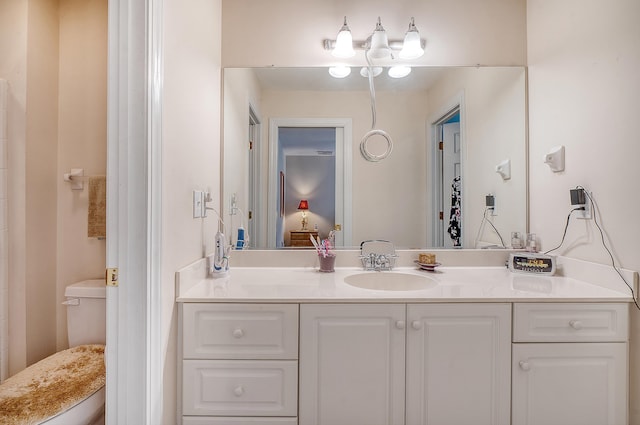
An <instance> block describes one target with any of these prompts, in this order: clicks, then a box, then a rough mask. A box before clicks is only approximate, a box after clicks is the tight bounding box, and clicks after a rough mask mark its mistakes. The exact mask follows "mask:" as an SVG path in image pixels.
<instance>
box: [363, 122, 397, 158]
mask: <svg viewBox="0 0 640 425" xmlns="http://www.w3.org/2000/svg"><path fill="white" fill-rule="evenodd" d="M371 136H382V137H384V139H385V140H386V141H387V150H386V151H385V152H384V153H383V154H381V155H375V154H373V153H371V152H370V151H369V149H368V148H367V142H368V141H369V138H370V137H371ZM392 150H393V141H392V140H391V136H389V134H388V133H387V132H386V131H384V130H378V129H372V130H369V131H368V132H367V133H365V135H364V136H363V137H362V140H361V141H360V153H361V154H362V156H363V157H364V159H366V160H367V161H369V162H378V161H381V160H383V159H385V158H386V157H388V156H389V155H390V154H391V151H392Z"/></svg>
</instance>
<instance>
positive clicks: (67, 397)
mask: <svg viewBox="0 0 640 425" xmlns="http://www.w3.org/2000/svg"><path fill="white" fill-rule="evenodd" d="M65 297H66V298H67V300H66V301H65V302H64V303H63V304H65V305H66V306H67V331H68V340H69V347H71V348H69V349H67V350H64V351H61V352H58V353H55V354H53V355H51V356H49V357H47V358H46V359H44V360H41V361H40V362H38V363H35V364H33V365H31V366H29V367H28V368H26V369H25V370H23V371H21V372H19V373H17V374H16V375H14V376H12V377H11V378H9V379H7V380H6V381H4V382H3V383H2V384H1V385H0V410H2V409H3V404H2V403H5V406H9V407H10V408H11V409H13V410H14V412H15V416H16V418H12V420H15V423H23V422H24V423H37V424H46V425H100V424H104V400H105V390H104V381H105V376H104V375H105V373H104V354H103V353H104V344H105V341H106V287H105V282H104V280H102V279H96V280H85V281H82V282H78V283H74V284H72V285H69V286H67V288H66V290H65ZM53 379H60V381H61V382H62V383H60V385H61V387H62V388H64V390H63V391H61V392H56V393H53V392H51V391H47V389H46V385H45V384H43V383H46V384H48V382H49V381H51V380H53ZM39 386H42V387H43V389H42V391H41V393H37V391H40V390H39V389H36V390H33V391H32V393H31V394H29V393H28V391H26V390H25V389H26V388H33V387H39ZM23 400H24V402H23ZM34 400H35V401H34ZM43 400H47V401H46V402H43ZM21 403H23V404H21ZM34 406H35V407H36V408H37V407H39V406H44V407H45V409H44V410H45V412H42V413H40V412H36V413H35V418H34V417H29V418H27V419H24V418H21V417H20V415H24V412H30V411H36V409H34ZM4 409H6V412H8V411H9V408H7V407H4ZM0 422H1V421H0ZM11 423H14V422H11Z"/></svg>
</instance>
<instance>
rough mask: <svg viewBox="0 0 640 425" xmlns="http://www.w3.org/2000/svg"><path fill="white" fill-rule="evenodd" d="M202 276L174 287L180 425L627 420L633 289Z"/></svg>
mask: <svg viewBox="0 0 640 425" xmlns="http://www.w3.org/2000/svg"><path fill="white" fill-rule="evenodd" d="M202 267H203V265H202V264H199V263H194V264H193V265H191V266H189V267H187V268H185V269H183V270H181V271H180V272H179V273H178V276H177V291H178V297H177V301H178V309H179V337H178V341H179V343H178V344H179V347H178V355H179V362H178V375H179V377H178V381H179V388H178V407H179V409H178V410H179V418H178V420H179V421H182V423H183V424H205V423H206V424H243V425H245V424H253V425H255V424H265V425H266V424H269V425H276V424H277V425H283V424H300V425H311V424H318V425H320V424H322V425H357V424H362V425H364V424H366V425H375V424H388V425H402V424H406V425H416V424H444V423H446V424H472V423H473V424H513V425H519V424H554V423H557V424H568V423H580V424H584V425H588V424H598V425H602V424H610V425H617V424H623V423H626V421H627V404H628V394H627V393H628V384H627V373H628V334H629V331H628V323H629V301H631V296H630V292H629V293H628V292H625V290H624V288H623V287H620V288H619V289H616V288H615V285H614V286H613V287H608V285H599V284H597V283H596V284H594V283H590V282H587V281H583V280H579V279H575V278H570V277H563V276H554V277H543V276H530V275H519V274H513V273H510V272H509V271H508V270H506V268H504V267H442V268H440V269H439V270H438V272H437V273H429V272H423V271H419V270H415V269H412V268H408V267H407V268H398V269H396V270H395V271H393V272H367V273H370V274H371V275H372V276H373V275H375V274H376V273H378V274H379V273H393V274H406V275H407V276H419V277H422V278H425V279H427V280H429V284H428V285H425V289H415V288H411V289H409V290H394V289H386V290H371V289H362V288H360V287H356V286H352V285H349V284H347V283H345V278H348V277H349V276H352V275H356V274H362V273H363V272H362V270H359V269H356V268H337V269H336V272H335V273H319V272H317V271H316V270H315V269H313V268H261V267H255V268H236V269H232V270H231V272H230V274H229V275H228V276H227V277H224V278H219V279H211V278H206V273H204V274H203V270H202ZM598 267H602V266H598ZM593 276H594V277H596V278H597V276H598V273H594V274H593ZM632 279H635V274H632Z"/></svg>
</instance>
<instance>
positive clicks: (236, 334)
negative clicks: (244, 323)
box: [233, 328, 244, 338]
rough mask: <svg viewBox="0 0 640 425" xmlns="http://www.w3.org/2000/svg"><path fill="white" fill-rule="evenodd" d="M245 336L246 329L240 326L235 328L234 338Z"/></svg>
mask: <svg viewBox="0 0 640 425" xmlns="http://www.w3.org/2000/svg"><path fill="white" fill-rule="evenodd" d="M243 336H244V331H243V330H242V329H240V328H238V329H234V330H233V337H234V338H242V337H243Z"/></svg>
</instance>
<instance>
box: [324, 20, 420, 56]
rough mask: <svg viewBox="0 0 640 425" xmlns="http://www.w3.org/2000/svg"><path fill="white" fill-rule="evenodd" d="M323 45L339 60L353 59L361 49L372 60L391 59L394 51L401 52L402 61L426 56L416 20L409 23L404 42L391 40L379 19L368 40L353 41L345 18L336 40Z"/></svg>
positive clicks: (326, 41)
mask: <svg viewBox="0 0 640 425" xmlns="http://www.w3.org/2000/svg"><path fill="white" fill-rule="evenodd" d="M323 45H324V48H325V50H330V51H331V54H332V55H333V56H335V57H339V58H350V57H353V56H354V55H355V50H354V49H359V50H368V51H369V52H368V55H369V57H370V58H372V59H382V58H389V56H392V55H391V53H392V51H393V50H399V51H400V53H399V56H400V58H402V59H416V58H419V57H420V56H422V55H423V54H424V46H425V41H424V40H422V39H421V38H420V33H419V32H418V28H416V25H415V19H414V18H411V21H410V22H409V30H408V31H407V32H406V34H405V36H404V40H389V39H388V37H387V32H386V31H385V29H384V27H383V26H382V22H381V20H380V18H379V17H378V22H377V23H376V27H375V30H374V31H373V33H372V34H371V35H370V36H369V37H368V38H367V39H366V40H353V37H352V35H351V30H350V29H349V27H348V26H347V17H346V16H345V18H344V24H343V25H342V28H340V31H339V32H338V37H337V38H336V39H335V40H324V42H323Z"/></svg>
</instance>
